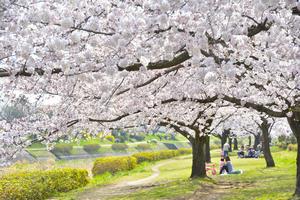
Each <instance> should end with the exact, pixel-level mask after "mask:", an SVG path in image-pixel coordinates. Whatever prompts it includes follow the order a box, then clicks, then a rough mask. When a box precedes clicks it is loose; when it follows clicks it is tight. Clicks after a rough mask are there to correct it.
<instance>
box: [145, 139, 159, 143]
mask: <svg viewBox="0 0 300 200" xmlns="http://www.w3.org/2000/svg"><path fill="white" fill-rule="evenodd" d="M147 142H148V143H151V144H157V143H158V141H157V139H151V140H148V141H147Z"/></svg>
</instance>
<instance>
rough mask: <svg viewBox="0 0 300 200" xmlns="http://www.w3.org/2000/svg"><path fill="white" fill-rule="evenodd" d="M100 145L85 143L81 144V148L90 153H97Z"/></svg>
mask: <svg viewBox="0 0 300 200" xmlns="http://www.w3.org/2000/svg"><path fill="white" fill-rule="evenodd" d="M100 147H101V146H100V145H99V144H85V145H83V150H85V151H86V152H88V153H90V154H93V153H97V152H98V150H99V149H100Z"/></svg>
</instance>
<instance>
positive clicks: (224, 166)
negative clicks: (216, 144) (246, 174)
mask: <svg viewBox="0 0 300 200" xmlns="http://www.w3.org/2000/svg"><path fill="white" fill-rule="evenodd" d="M225 161H226V162H224V158H223V157H221V160H220V174H225V172H226V173H227V174H242V173H243V171H242V170H234V169H233V165H232V163H231V161H230V158H229V156H226V158H225Z"/></svg>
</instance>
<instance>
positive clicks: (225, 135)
mask: <svg viewBox="0 0 300 200" xmlns="http://www.w3.org/2000/svg"><path fill="white" fill-rule="evenodd" d="M229 135H230V130H228V129H225V130H224V131H223V132H222V136H221V145H222V146H221V148H222V149H223V146H224V144H225V143H226V142H227V138H228V137H229Z"/></svg>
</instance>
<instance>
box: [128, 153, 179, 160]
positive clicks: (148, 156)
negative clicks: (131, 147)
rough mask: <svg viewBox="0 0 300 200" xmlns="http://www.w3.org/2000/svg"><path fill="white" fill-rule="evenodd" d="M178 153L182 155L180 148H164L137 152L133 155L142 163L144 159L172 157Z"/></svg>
mask: <svg viewBox="0 0 300 200" xmlns="http://www.w3.org/2000/svg"><path fill="white" fill-rule="evenodd" d="M178 155H180V151H179V150H162V151H154V152H140V153H135V154H133V155H132V156H133V157H135V158H136V159H137V162H138V163H141V162H144V161H156V160H162V159H167V158H172V157H175V156H178Z"/></svg>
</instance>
